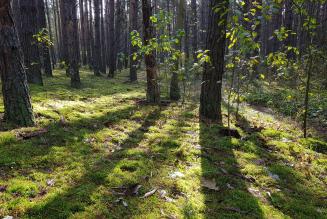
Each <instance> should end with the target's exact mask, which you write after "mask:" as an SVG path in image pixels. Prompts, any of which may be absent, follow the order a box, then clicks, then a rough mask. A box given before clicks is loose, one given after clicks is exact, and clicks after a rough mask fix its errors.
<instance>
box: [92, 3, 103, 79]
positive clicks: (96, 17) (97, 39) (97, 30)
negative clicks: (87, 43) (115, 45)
mask: <svg viewBox="0 0 327 219" xmlns="http://www.w3.org/2000/svg"><path fill="white" fill-rule="evenodd" d="M94 32H95V40H94V66H93V70H94V75H95V76H100V75H101V74H100V65H101V48H100V43H101V35H100V1H99V0H94Z"/></svg>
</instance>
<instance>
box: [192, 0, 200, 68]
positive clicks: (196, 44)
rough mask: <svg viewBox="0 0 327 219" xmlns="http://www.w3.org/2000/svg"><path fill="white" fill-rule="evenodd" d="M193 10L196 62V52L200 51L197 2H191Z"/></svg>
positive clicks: (194, 55)
mask: <svg viewBox="0 0 327 219" xmlns="http://www.w3.org/2000/svg"><path fill="white" fill-rule="evenodd" d="M191 8H192V16H191V17H192V18H191V20H192V52H193V58H194V61H195V62H196V59H197V58H196V56H197V55H196V52H197V50H198V13H197V4H196V0H192V1H191Z"/></svg>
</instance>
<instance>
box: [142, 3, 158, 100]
mask: <svg viewBox="0 0 327 219" xmlns="http://www.w3.org/2000/svg"><path fill="white" fill-rule="evenodd" d="M142 12H143V28H144V44H145V45H148V43H149V40H151V39H152V38H153V37H154V33H153V26H152V24H151V22H150V17H151V16H152V9H151V3H150V2H149V1H148V0H142ZM145 65H146V77H147V93H146V94H147V95H146V96H147V101H148V102H150V103H156V104H160V91H159V84H158V67H157V62H156V57H155V52H154V51H152V52H150V53H148V54H145Z"/></svg>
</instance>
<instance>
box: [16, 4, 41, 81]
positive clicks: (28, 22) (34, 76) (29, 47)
mask: <svg viewBox="0 0 327 219" xmlns="http://www.w3.org/2000/svg"><path fill="white" fill-rule="evenodd" d="M35 3H36V2H35V0H24V1H20V12H21V22H22V23H21V29H22V37H21V38H22V39H21V43H22V46H23V53H24V64H25V67H26V73H27V80H28V82H29V83H33V84H39V85H43V80H42V73H41V65H40V54H39V49H38V45H37V42H36V40H35V39H34V38H33V36H34V35H35V34H36V33H37V17H36V15H37V9H36V4H35Z"/></svg>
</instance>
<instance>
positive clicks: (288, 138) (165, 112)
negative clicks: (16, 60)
mask: <svg viewBox="0 0 327 219" xmlns="http://www.w3.org/2000/svg"><path fill="white" fill-rule="evenodd" d="M140 73H141V74H144V72H140ZM127 76H128V70H124V71H123V72H122V73H120V74H119V75H118V77H117V79H112V80H104V78H98V77H94V76H93V73H92V72H90V71H89V70H87V69H82V70H81V77H82V83H83V85H82V88H81V89H79V90H76V89H71V88H70V85H69V80H67V77H66V76H65V73H64V72H63V71H62V70H55V71H54V77H53V78H45V86H44V87H40V86H34V85H32V86H31V91H32V99H33V107H34V110H35V112H36V121H37V127H35V128H27V129H16V130H13V131H10V132H1V133H0V188H1V190H2V191H1V192H0V216H4V215H15V216H17V217H20V218H33V219H34V218H50V219H51V218H164V217H167V218H288V217H290V218H293V217H294V218H324V217H323V216H324V215H325V212H326V205H325V203H324V194H326V188H325V183H326V179H325V178H324V177H323V176H324V174H325V172H326V160H327V158H326V155H325V154H324V153H316V152H315V151H314V150H316V151H320V152H323V151H321V148H323V147H324V146H323V145H324V144H325V142H324V141H322V140H319V139H308V140H298V139H297V138H296V136H297V135H294V133H296V132H298V130H297V129H294V130H292V129H290V128H289V126H287V128H285V127H286V125H289V124H286V123H285V122H282V121H277V120H276V118H274V117H272V116H267V115H265V114H261V113H257V112H255V111H253V110H250V109H249V108H246V107H245V108H244V109H243V108H242V109H243V110H244V115H245V116H248V117H247V118H245V119H248V120H249V121H248V122H249V124H250V125H252V126H253V124H252V123H254V124H258V122H260V124H261V122H263V123H267V124H263V125H264V126H265V129H264V130H263V131H262V132H254V133H251V134H249V133H248V132H247V131H246V130H241V128H238V129H239V131H240V133H242V138H241V139H237V138H230V137H226V136H220V134H219V132H220V130H221V126H218V125H210V126H207V125H204V124H202V123H199V121H198V115H197V114H198V105H197V104H196V103H192V102H191V103H189V102H186V103H185V104H184V105H181V104H179V103H172V104H170V106H168V107H164V106H162V107H156V106H151V105H144V104H143V103H142V102H140V101H139V99H144V98H145V93H144V87H145V83H144V81H142V80H140V82H139V83H135V84H126V83H122V82H123V81H125V80H126V78H127ZM258 120H260V121H258ZM276 122H278V124H279V125H280V128H276V127H275V126H274V125H273V124H274V123H276ZM232 127H234V124H232ZM4 128H8V127H4ZM40 128H47V130H48V131H47V133H45V134H42V135H40V136H36V137H33V138H31V139H25V140H19V139H17V138H16V134H17V133H21V132H27V131H28V132H33V131H35V130H38V129H40ZM290 130H291V131H290ZM176 171H178V172H182V173H183V176H180V177H176V178H173V177H172V176H171V173H174V172H176ZM272 174H275V175H277V176H278V177H279V179H274V178H273V177H272ZM275 178H276V177H275ZM203 179H206V180H209V182H210V180H213V181H214V182H215V183H216V186H217V187H219V191H215V190H212V189H210V188H207V187H206V186H205V185H204V184H203ZM50 182H51V183H50ZM135 185H141V186H142V187H141V188H140V189H139V194H138V195H133V194H131V192H130V191H129V189H131V188H132V187H133V186H135ZM253 187H254V188H255V189H256V190H255V191H257V193H255V192H253V191H252V192H250V191H249V188H253ZM155 188H156V189H158V191H157V192H156V193H154V194H153V195H151V196H149V197H147V198H142V196H143V195H144V194H146V193H147V192H149V191H152V190H153V189H155ZM126 189H127V190H128V191H129V192H127V194H124V192H125V190H126ZM161 190H164V191H166V197H161V195H160V193H159V191H161ZM268 191H269V194H270V195H268V193H267V192H268ZM121 197H122V198H123V200H124V201H125V202H126V203H127V204H128V206H127V207H125V206H124V205H123V204H122V202H121V201H117V200H118V199H119V198H121ZM168 198H169V199H168Z"/></svg>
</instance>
